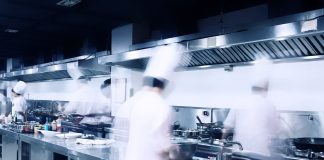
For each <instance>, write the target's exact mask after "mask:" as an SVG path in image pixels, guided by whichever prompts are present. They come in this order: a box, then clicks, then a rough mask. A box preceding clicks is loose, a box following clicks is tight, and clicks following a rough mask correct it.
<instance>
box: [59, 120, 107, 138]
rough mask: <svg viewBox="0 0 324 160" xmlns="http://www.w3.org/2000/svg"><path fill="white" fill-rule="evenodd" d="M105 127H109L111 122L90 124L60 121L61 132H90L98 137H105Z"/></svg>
mask: <svg viewBox="0 0 324 160" xmlns="http://www.w3.org/2000/svg"><path fill="white" fill-rule="evenodd" d="M105 127H111V124H98V125H90V124H79V123H73V122H69V121H62V131H63V132H78V133H83V134H92V135H95V136H97V137H100V138H105V135H106V130H105Z"/></svg>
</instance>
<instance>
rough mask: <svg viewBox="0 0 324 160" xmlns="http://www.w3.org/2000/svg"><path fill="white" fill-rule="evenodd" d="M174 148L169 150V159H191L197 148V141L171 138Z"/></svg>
mask: <svg viewBox="0 0 324 160" xmlns="http://www.w3.org/2000/svg"><path fill="white" fill-rule="evenodd" d="M171 142H172V144H173V145H174V149H172V150H171V151H170V154H169V158H170V159H171V160H189V159H192V157H193V156H194V153H195V151H196V148H197V144H198V141H197V140H195V139H182V138H174V139H171Z"/></svg>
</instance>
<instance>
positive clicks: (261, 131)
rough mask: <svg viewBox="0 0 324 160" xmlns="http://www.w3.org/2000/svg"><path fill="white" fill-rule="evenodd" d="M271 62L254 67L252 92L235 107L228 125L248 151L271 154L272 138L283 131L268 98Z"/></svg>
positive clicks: (230, 114)
mask: <svg viewBox="0 0 324 160" xmlns="http://www.w3.org/2000/svg"><path fill="white" fill-rule="evenodd" d="M271 64H272V63H271V61H269V60H266V59H261V60H259V61H258V62H256V64H255V66H254V75H253V76H254V80H253V82H252V86H251V90H252V95H251V96H250V97H249V98H248V99H247V100H246V103H242V104H241V106H240V108H239V109H234V110H231V111H230V113H229V115H228V116H227V118H226V120H225V122H224V125H225V126H227V127H232V128H234V129H235V134H234V141H238V142H240V143H241V144H242V146H243V148H244V150H246V151H250V152H253V153H258V154H261V155H264V156H270V155H271V151H270V148H269V146H270V144H271V139H272V138H275V136H276V134H277V131H278V130H279V127H278V125H279V116H278V114H277V111H276V108H275V106H274V105H273V104H272V103H271V102H270V101H269V100H268V97H267V96H268V89H269V78H270V71H271V66H272V65H271Z"/></svg>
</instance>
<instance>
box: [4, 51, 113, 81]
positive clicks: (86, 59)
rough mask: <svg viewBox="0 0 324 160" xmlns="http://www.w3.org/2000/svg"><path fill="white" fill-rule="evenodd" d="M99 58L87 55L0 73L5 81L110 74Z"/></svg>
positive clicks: (44, 79)
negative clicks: (99, 62)
mask: <svg viewBox="0 0 324 160" xmlns="http://www.w3.org/2000/svg"><path fill="white" fill-rule="evenodd" d="M105 55H107V54H105ZM98 58H99V57H94V56H88V55H87V56H80V57H76V58H71V59H66V60H62V61H55V62H51V63H46V64H41V65H36V66H31V67H27V68H24V69H22V70H18V71H12V72H8V73H3V74H0V79H1V80H5V81H11V80H22V81H25V82H33V81H46V80H58V79H70V78H73V77H75V76H78V78H85V77H96V76H105V75H109V74H110V67H109V66H105V65H100V64H98ZM71 76H73V77H71Z"/></svg>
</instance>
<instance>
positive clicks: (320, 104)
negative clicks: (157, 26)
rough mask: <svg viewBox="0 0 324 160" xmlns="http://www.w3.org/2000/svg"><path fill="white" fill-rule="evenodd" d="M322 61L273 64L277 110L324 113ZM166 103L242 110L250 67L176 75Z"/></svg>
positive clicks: (272, 96)
mask: <svg viewBox="0 0 324 160" xmlns="http://www.w3.org/2000/svg"><path fill="white" fill-rule="evenodd" d="M323 68H324V61H308V62H294V63H281V64H275V65H274V67H273V74H272V77H271V80H270V91H269V98H270V99H271V101H272V102H273V103H274V104H275V105H276V106H277V108H278V109H280V110H294V111H324V98H323V97H324V85H323V82H324V72H323ZM175 75H176V77H175V79H174V82H173V83H172V84H171V86H172V85H174V89H173V90H172V91H171V92H169V95H168V96H167V100H168V102H169V103H170V104H171V105H174V106H195V107H210V108H211V107H213V108H233V107H244V104H245V103H247V102H246V99H247V97H248V95H250V85H251V81H252V80H253V78H254V77H253V75H252V67H251V66H243V67H234V70H233V71H232V72H227V71H224V69H223V68H217V69H204V70H194V71H182V72H177V74H175Z"/></svg>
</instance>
